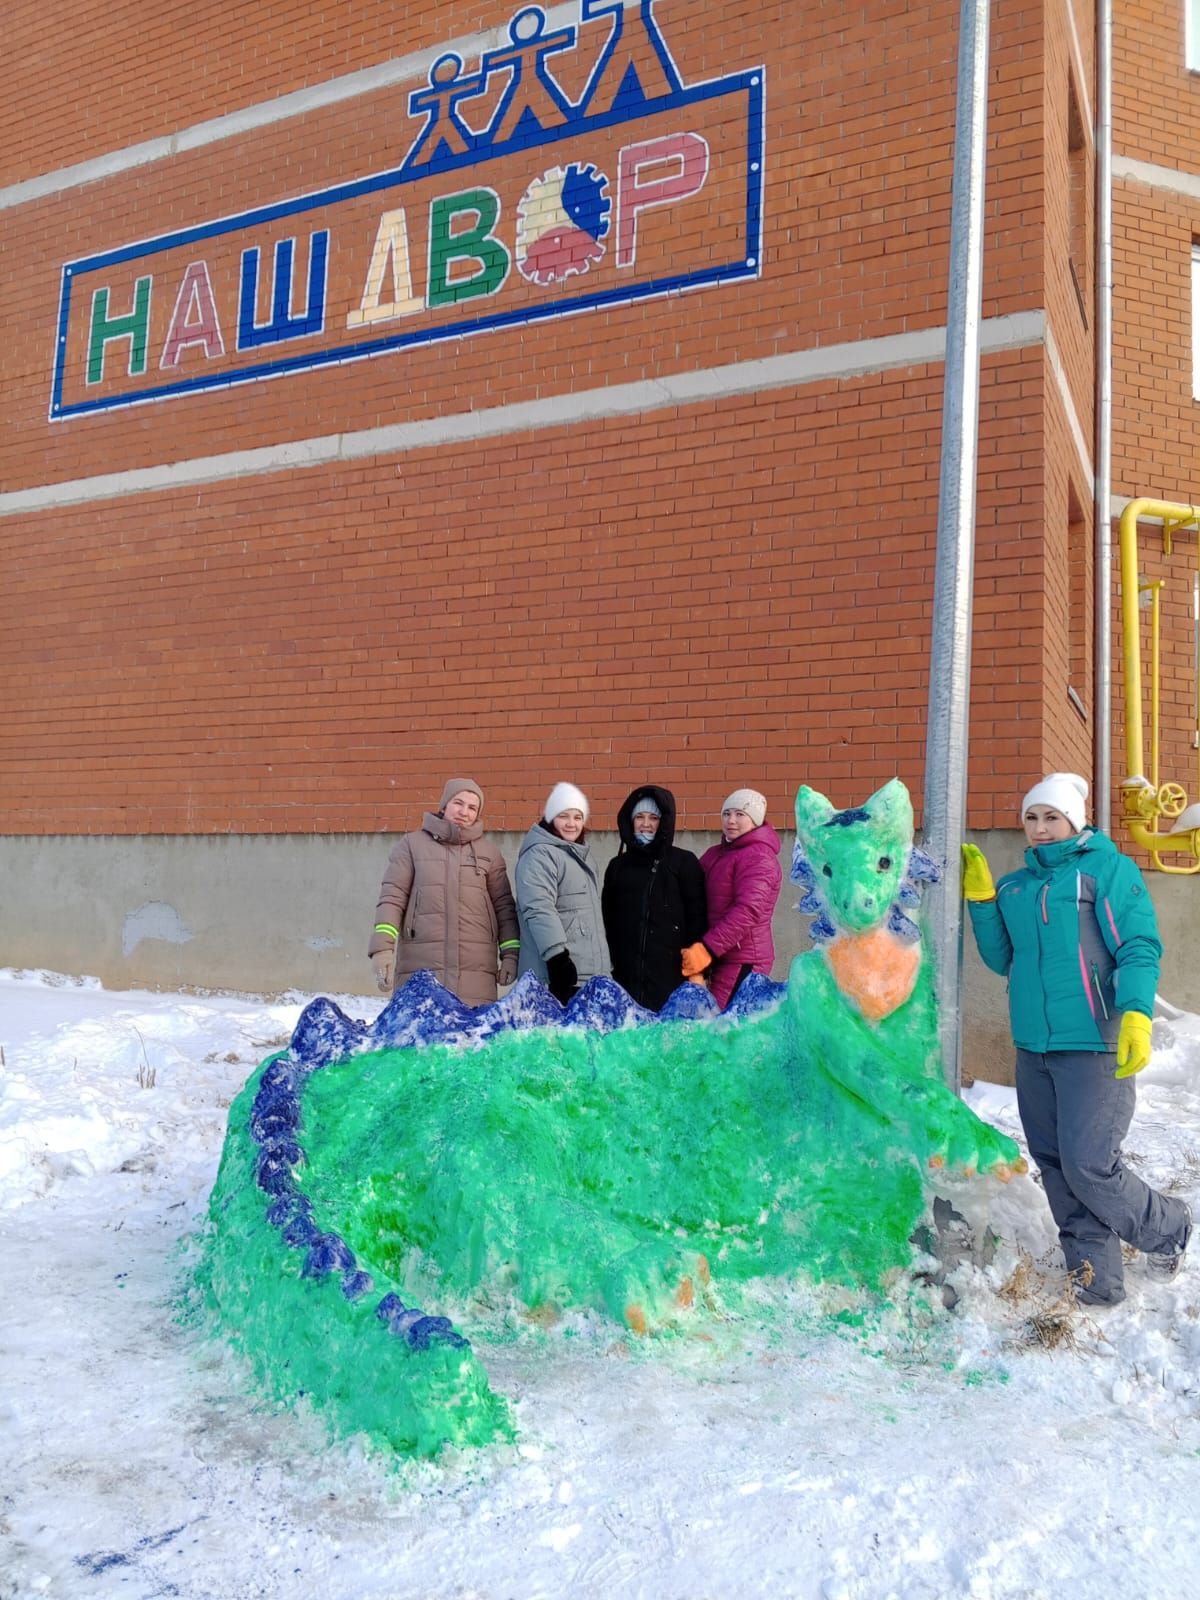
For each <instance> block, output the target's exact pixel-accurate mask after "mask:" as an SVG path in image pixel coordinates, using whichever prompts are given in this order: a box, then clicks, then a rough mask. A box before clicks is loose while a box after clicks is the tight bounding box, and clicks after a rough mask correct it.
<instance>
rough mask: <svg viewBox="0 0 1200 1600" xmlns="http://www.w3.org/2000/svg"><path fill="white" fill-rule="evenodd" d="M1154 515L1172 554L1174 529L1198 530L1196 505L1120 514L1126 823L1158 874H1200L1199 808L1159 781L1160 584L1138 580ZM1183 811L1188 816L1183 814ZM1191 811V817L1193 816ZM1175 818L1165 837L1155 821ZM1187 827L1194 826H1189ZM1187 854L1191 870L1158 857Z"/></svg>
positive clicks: (1137, 506)
mask: <svg viewBox="0 0 1200 1600" xmlns="http://www.w3.org/2000/svg"><path fill="white" fill-rule="evenodd" d="M1141 517H1154V518H1155V519H1156V520H1161V521H1162V524H1163V539H1164V543H1165V544H1166V548H1167V550H1168V552H1169V551H1170V539H1171V533H1172V531H1173V530H1174V529H1176V528H1182V527H1187V526H1189V525H1194V526H1196V527H1197V528H1200V507H1198V506H1184V505H1175V504H1173V503H1171V502H1170V501H1166V500H1131V501H1130V503H1129V504H1128V505H1127V506H1126V507H1125V510H1124V511H1123V512H1122V513H1121V531H1120V550H1121V640H1122V654H1123V657H1124V662H1125V760H1126V767H1127V771H1128V776H1127V777H1126V778H1125V781H1124V782H1123V783H1122V785H1121V793H1122V795H1123V796H1124V801H1125V824H1126V826H1127V827H1128V829H1129V832H1130V836H1131V837H1132V839H1133V841H1134V843H1135V844H1137V845H1140V846H1141V847H1142V849H1143V850H1148V851H1149V852H1150V859H1151V860H1152V861H1153V862H1154V865H1155V867H1156V868H1157V869H1158V870H1159V872H1171V873H1178V874H1188V873H1194V872H1200V805H1194V806H1188V803H1187V794H1186V792H1185V791H1184V789H1183V787H1182V785H1181V784H1178V783H1163V784H1160V783H1159V781H1158V757H1159V736H1158V734H1159V729H1158V715H1159V707H1158V697H1159V685H1158V670H1159V663H1158V656H1159V602H1158V591H1159V589H1160V588H1161V587H1162V586H1161V584H1160V583H1153V584H1144V585H1140V584H1139V582H1138V560H1137V557H1138V542H1137V540H1138V528H1137V525H1138V520H1139V519H1140V518H1141ZM1143 590H1149V591H1150V594H1151V607H1152V611H1151V652H1152V656H1153V660H1152V662H1151V673H1152V681H1151V701H1152V704H1151V719H1152V720H1151V751H1150V776H1149V777H1147V776H1146V768H1145V758H1144V746H1143V738H1142V652H1141V629H1140V627H1139V625H1138V595H1139V593H1140V592H1142V591H1143ZM1185 812H1186V813H1187V815H1186V816H1185ZM1192 813H1195V816H1193V815H1192ZM1160 817H1166V818H1169V819H1175V818H1178V819H1180V820H1181V821H1183V822H1184V826H1183V827H1180V824H1179V821H1176V823H1175V827H1174V828H1173V829H1172V830H1171V831H1170V832H1169V833H1160V832H1159V827H1158V823H1159V818H1160ZM1188 823H1191V824H1192V825H1191V826H1190V827H1189V826H1187V824H1188ZM1181 850H1186V851H1188V852H1189V853H1190V854H1191V856H1192V858H1193V859H1192V862H1191V864H1190V865H1189V866H1170V865H1168V864H1167V863H1166V862H1165V861H1163V860H1162V859H1161V858H1162V856H1163V855H1164V854H1166V853H1171V854H1174V853H1175V852H1176V851H1181Z"/></svg>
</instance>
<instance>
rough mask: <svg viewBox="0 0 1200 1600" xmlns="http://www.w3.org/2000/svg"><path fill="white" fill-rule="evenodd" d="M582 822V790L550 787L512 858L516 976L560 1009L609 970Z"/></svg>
mask: <svg viewBox="0 0 1200 1600" xmlns="http://www.w3.org/2000/svg"><path fill="white" fill-rule="evenodd" d="M587 819H588V802H587V796H586V795H585V794H584V793H583V791H582V790H581V789H577V788H576V787H575V785H574V784H573V783H556V784H555V786H554V788H553V789H552V790H551V791H550V796H549V799H548V800H547V801H546V804H545V806H544V807H543V811H542V820H541V821H540V822H538V823H535V824H534V826H533V827H532V828H530V830H529V832H528V833H527V834H526V835H525V838H524V841H523V842H522V844H521V849H520V852H519V853H518V855H517V914H518V916H519V917H520V919H521V971H522V972H533V973H535V974H536V975H537V976H538V977H539V978H540V979H541V980H542V982H543V983H544V984H545V985H546V987H547V988H548V989H549V990H550V993H551V994H552V995H553V996H554V998H555V999H556V1000H559V1001H561V1002H562V1004H563V1005H566V1004H567V1002H568V1001H569V1000H570V998H571V996H572V995H573V994H574V993H575V991H576V989H577V988H579V987H580V985H582V984H584V983H586V982H587V980H588V979H589V978H595V977H598V976H600V975H601V974H607V973H608V972H609V971H611V964H610V962H609V959H608V945H607V943H606V942H605V938H604V918H603V915H602V914H601V910H600V879H599V877H598V875H597V872H596V869H595V867H594V866H593V864H592V862H591V860H590V859H589V858H590V854H591V852H590V851H589V849H588V846H587V843H586V835H587Z"/></svg>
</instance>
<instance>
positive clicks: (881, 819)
mask: <svg viewBox="0 0 1200 1600" xmlns="http://www.w3.org/2000/svg"><path fill="white" fill-rule="evenodd" d="M912 832H913V813H912V801H911V800H910V799H909V797H908V790H907V789H906V788H905V787H904V785H903V784H902V783H901V782H900V780H899V779H898V778H892V779H891V780H890V782H888V783H885V784H884V785H883V787H882V788H881V789H877V790H876V791H875V793H874V794H873V795H872V796H871V798H870V799H869V800H868V801H866V803H865V804H864V805H861V806H853V807H851V808H850V809H849V810H846V811H838V810H836V809H835V808H834V806H833V805H832V803H831V802H830V801H828V800H827V799H826V798H825V796H824V795H823V794H818V793H817V791H816V790H815V789H810V788H808V786H807V785H801V787H800V789H799V791H798V792H797V795H796V848H795V851H794V852H793V856H792V879H793V881H794V882H796V883H798V884H799V885H800V886H801V888H802V889H803V890H804V891H805V892H804V896H803V898H802V899H801V901H800V904H799V907H798V909H799V910H800V911H805V912H811V913H815V914H816V921H814V922H813V924H812V926H811V927H810V928H809V934H810V936H811V937H812V938H813V939H814V940H815V941H817V942H821V941H823V940H826V939H832V938H833V937H834V935H835V934H837V933H838V932H839V931H845V932H847V933H865V932H866V931H867V930H868V929H870V928H875V927H878V926H879V924H880V923H882V922H883V921H884V920H885V919H886V920H887V925H888V927H889V928H890V929H891V931H892V932H893V933H896V934H899V935H900V936H901V937H902V938H906V939H915V938H918V937H919V930H918V928H917V925H916V923H915V922H913V921H912V920H911V919H910V918H909V917H907V916H905V914H904V912H903V910H902V909H901V908H902V907H903V906H906V905H909V906H912V905H916V904H917V902H918V901H919V899H920V893H919V890H918V889H917V884H918V883H929V882H936V880H937V878H938V877H939V876H940V873H939V871H938V868H937V866H936V864H935V863H934V862H933V861H931V860H930V858H929V857H928V856H926V855H925V854H924V853H923V852H922V851H920V850H918V849H916V848H915V847H914V845H913V842H912Z"/></svg>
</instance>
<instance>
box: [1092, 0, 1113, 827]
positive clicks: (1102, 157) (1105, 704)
mask: <svg viewBox="0 0 1200 1600" xmlns="http://www.w3.org/2000/svg"><path fill="white" fill-rule="evenodd" d="M1112 298H1113V246H1112V0H1099V3H1098V7H1097V12H1096V498H1095V505H1094V508H1093V514H1092V523H1093V534H1094V548H1095V573H1094V580H1095V581H1094V599H1093V606H1092V613H1093V620H1092V636H1093V639H1094V641H1095V652H1096V659H1095V679H1096V687H1095V691H1094V698H1095V707H1094V715H1095V719H1096V721H1095V727H1094V730H1093V734H1092V769H1093V770H1092V776H1093V780H1094V782H1093V789H1094V794H1095V802H1096V822H1097V824H1098V826H1099V827H1101V828H1103V829H1104V831H1105V833H1109V832H1111V830H1112V503H1111V501H1112V403H1113V393H1112Z"/></svg>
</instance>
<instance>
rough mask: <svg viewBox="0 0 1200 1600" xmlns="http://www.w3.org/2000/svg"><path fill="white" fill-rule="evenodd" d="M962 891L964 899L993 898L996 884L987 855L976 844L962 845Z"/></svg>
mask: <svg viewBox="0 0 1200 1600" xmlns="http://www.w3.org/2000/svg"><path fill="white" fill-rule="evenodd" d="M962 892H963V899H964V900H994V899H995V898H996V885H995V884H994V883H993V882H992V869H991V867H989V866H988V864H987V857H986V856H985V855H984V853H983V851H982V850H981V849H980V848H979V846H978V845H977V844H965V845H963V847H962Z"/></svg>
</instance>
